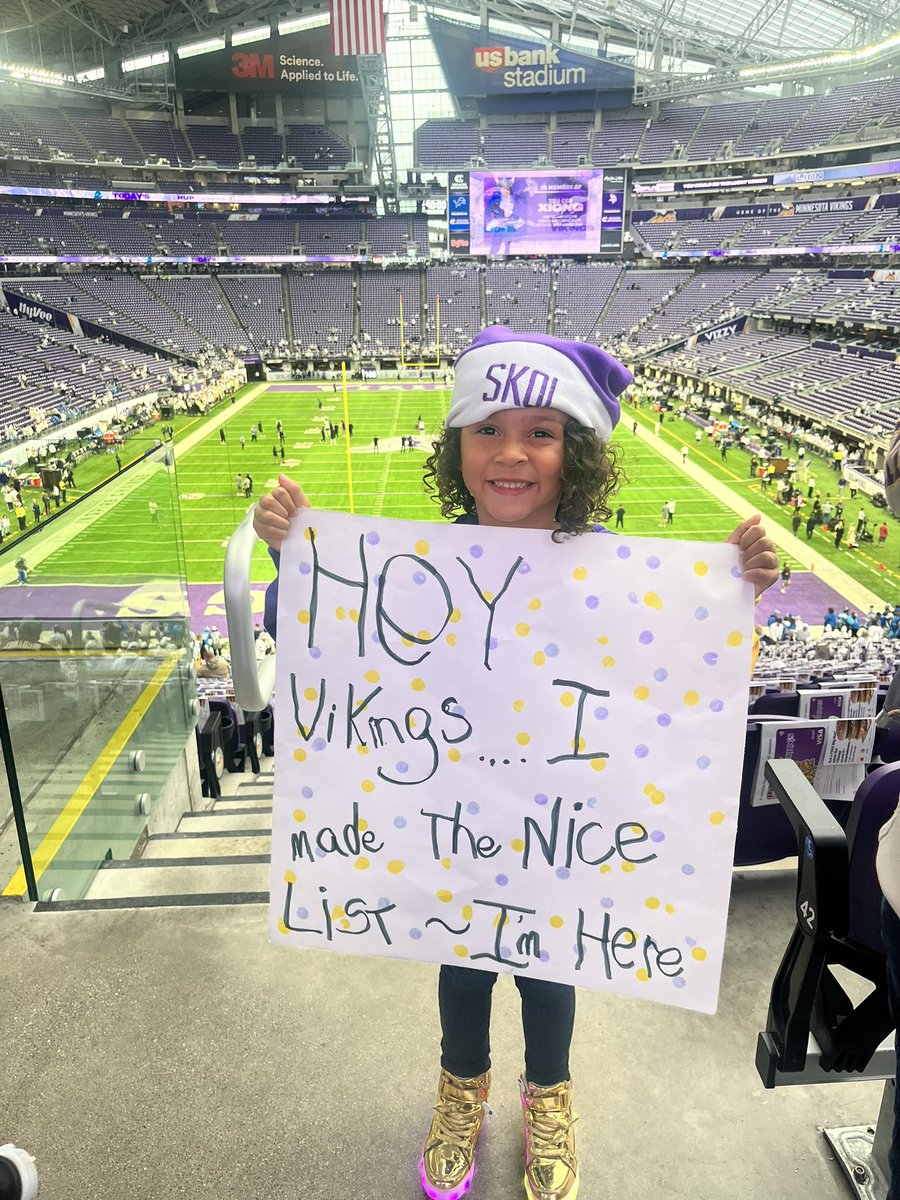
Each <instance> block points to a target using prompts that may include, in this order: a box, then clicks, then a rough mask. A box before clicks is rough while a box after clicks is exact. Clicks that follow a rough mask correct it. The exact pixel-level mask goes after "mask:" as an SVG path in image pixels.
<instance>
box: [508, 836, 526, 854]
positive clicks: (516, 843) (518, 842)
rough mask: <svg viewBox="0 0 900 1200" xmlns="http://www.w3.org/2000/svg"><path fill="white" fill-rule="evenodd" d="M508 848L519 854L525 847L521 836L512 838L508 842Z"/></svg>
mask: <svg viewBox="0 0 900 1200" xmlns="http://www.w3.org/2000/svg"><path fill="white" fill-rule="evenodd" d="M509 848H510V850H515V852H516V854H521V852H522V851H523V850H524V849H525V843H524V842H523V841H522V839H521V838H513V840H512V841H511V842H510V843H509Z"/></svg>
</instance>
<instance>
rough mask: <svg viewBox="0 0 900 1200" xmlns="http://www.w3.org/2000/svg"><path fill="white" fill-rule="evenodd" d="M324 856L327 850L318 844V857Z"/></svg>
mask: <svg viewBox="0 0 900 1200" xmlns="http://www.w3.org/2000/svg"><path fill="white" fill-rule="evenodd" d="M324 857H325V851H324V850H323V849H322V847H321V846H316V858H324Z"/></svg>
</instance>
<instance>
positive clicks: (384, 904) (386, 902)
mask: <svg viewBox="0 0 900 1200" xmlns="http://www.w3.org/2000/svg"><path fill="white" fill-rule="evenodd" d="M389 904H390V900H388V898H387V896H382V897H381V899H380V900H379V901H378V907H379V908H387V906H388V905H389Z"/></svg>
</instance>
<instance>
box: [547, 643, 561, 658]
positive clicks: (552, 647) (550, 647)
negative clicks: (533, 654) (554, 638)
mask: <svg viewBox="0 0 900 1200" xmlns="http://www.w3.org/2000/svg"><path fill="white" fill-rule="evenodd" d="M544 653H545V654H546V655H547V657H548V658H556V656H557V654H559V646H557V644H556V642H548V643H547V645H546V646H545V647H544Z"/></svg>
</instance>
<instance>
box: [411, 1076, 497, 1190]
mask: <svg viewBox="0 0 900 1200" xmlns="http://www.w3.org/2000/svg"><path fill="white" fill-rule="evenodd" d="M490 1089H491V1073H490V1071H486V1072H485V1074H484V1075H476V1076H475V1077H474V1078H473V1079H459V1078H457V1076H456V1075H451V1074H450V1072H449V1071H441V1078H440V1082H439V1083H438V1098H437V1104H436V1105H435V1106H434V1116H433V1118H432V1120H431V1128H430V1129H429V1131H428V1137H427V1138H426V1139H425V1149H424V1150H423V1152H422V1161H421V1162H420V1163H419V1174H420V1176H421V1179H422V1190H423V1191H424V1193H425V1195H426V1196H428V1197H429V1198H430V1200H460V1197H461V1196H464V1195H465V1194H466V1192H467V1191H468V1190H469V1188H470V1187H471V1186H472V1178H473V1176H474V1174H475V1144H476V1142H477V1141H478V1134H479V1133H480V1132H481V1122H482V1121H483V1120H484V1114H485V1107H486V1105H487V1098H488V1092H489V1091H490Z"/></svg>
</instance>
